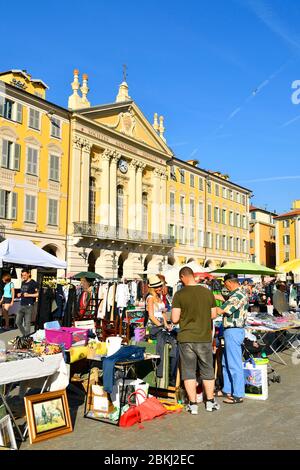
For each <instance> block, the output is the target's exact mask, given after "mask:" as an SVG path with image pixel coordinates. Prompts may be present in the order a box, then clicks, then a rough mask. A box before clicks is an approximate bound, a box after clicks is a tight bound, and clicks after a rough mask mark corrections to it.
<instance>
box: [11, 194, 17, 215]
mask: <svg viewBox="0 0 300 470" xmlns="http://www.w3.org/2000/svg"><path fill="white" fill-rule="evenodd" d="M17 206H18V194H17V193H11V213H10V217H11V219H13V220H16V218H17Z"/></svg>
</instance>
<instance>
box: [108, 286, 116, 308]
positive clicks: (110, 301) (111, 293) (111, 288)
mask: <svg viewBox="0 0 300 470" xmlns="http://www.w3.org/2000/svg"><path fill="white" fill-rule="evenodd" d="M114 302H115V284H111V285H110V286H109V288H108V293H107V311H108V312H110V310H111V308H112V306H113V305H114Z"/></svg>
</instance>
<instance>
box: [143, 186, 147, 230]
mask: <svg viewBox="0 0 300 470" xmlns="http://www.w3.org/2000/svg"><path fill="white" fill-rule="evenodd" d="M142 224H143V225H142V227H143V228H142V230H143V232H145V234H146V236H148V195H147V193H143V195H142Z"/></svg>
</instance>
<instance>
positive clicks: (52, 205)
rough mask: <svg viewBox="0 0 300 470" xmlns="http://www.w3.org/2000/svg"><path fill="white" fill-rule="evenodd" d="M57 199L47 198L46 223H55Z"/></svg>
mask: <svg viewBox="0 0 300 470" xmlns="http://www.w3.org/2000/svg"><path fill="white" fill-rule="evenodd" d="M57 203H58V201H57V199H49V211H48V224H49V225H57Z"/></svg>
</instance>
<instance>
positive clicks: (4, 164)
mask: <svg viewBox="0 0 300 470" xmlns="http://www.w3.org/2000/svg"><path fill="white" fill-rule="evenodd" d="M1 166H2V168H7V167H8V140H5V139H3V140H2V158H1Z"/></svg>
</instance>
